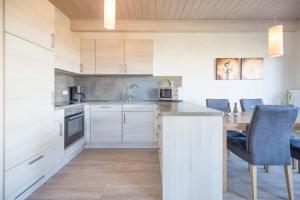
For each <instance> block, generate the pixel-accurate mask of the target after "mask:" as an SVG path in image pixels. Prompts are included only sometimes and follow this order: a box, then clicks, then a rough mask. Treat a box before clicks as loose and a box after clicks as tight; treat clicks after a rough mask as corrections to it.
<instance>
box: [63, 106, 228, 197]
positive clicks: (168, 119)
mask: <svg viewBox="0 0 300 200" xmlns="http://www.w3.org/2000/svg"><path fill="white" fill-rule="evenodd" d="M79 105H84V106H85V107H86V111H85V114H86V117H85V121H86V125H85V127H86V128H87V129H86V131H85V132H86V133H85V134H86V135H85V137H86V142H87V144H86V148H157V147H158V148H159V150H158V156H159V161H160V168H161V178H162V186H163V188H162V191H163V199H164V200H182V199H188V200H199V199H206V200H210V199H211V200H221V199H222V155H223V154H222V151H223V135H222V129H223V113H222V112H219V111H216V110H213V109H209V108H206V107H203V106H199V105H197V104H193V103H189V102H161V101H155V102H149V101H143V102H131V103H128V102H122V101H109V102H108V101H104V102H103V101H99V102H96V101H92V102H84V103H82V104H79ZM69 106H75V105H74V104H72V105H63V106H60V107H57V109H61V108H66V107H69ZM111 116H113V117H111ZM135 116H136V117H135ZM151 116H153V120H152V121H151V120H150V121H148V119H151ZM151 123H152V128H151ZM93 127H94V128H93ZM90 128H91V129H90ZM89 129H90V130H89ZM108 130H109V131H108ZM90 134H91V135H90ZM103 141H108V143H107V142H106V143H103ZM128 141H136V142H134V143H133V142H128ZM145 141H148V142H145ZM151 141H153V142H152V143H151ZM99 142H100V143H99ZM112 142H114V143H112ZM151 144H153V145H151Z"/></svg>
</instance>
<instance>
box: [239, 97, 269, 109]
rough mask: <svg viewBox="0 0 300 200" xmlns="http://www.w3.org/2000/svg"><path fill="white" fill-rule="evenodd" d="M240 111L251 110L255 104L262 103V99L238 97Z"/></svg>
mask: <svg viewBox="0 0 300 200" xmlns="http://www.w3.org/2000/svg"><path fill="white" fill-rule="evenodd" d="M240 104H241V109H242V112H253V110H254V108H255V106H259V105H264V102H263V100H262V99H240Z"/></svg>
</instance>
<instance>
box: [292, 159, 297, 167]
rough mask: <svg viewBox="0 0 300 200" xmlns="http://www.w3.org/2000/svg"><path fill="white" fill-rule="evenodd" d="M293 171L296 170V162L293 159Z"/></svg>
mask: <svg viewBox="0 0 300 200" xmlns="http://www.w3.org/2000/svg"><path fill="white" fill-rule="evenodd" d="M292 169H296V160H295V159H294V158H292Z"/></svg>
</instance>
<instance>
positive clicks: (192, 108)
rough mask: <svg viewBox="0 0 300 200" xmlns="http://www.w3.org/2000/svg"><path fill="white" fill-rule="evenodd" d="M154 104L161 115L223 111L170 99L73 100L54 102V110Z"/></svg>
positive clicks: (210, 114) (211, 114)
mask: <svg viewBox="0 0 300 200" xmlns="http://www.w3.org/2000/svg"><path fill="white" fill-rule="evenodd" d="M85 104H89V105H120V104H122V105H137V104H143V105H149V104H150V105H151V104H152V105H154V104H157V106H158V108H159V111H160V114H161V115H162V116H223V115H224V113H223V112H220V111H217V110H214V109H210V108H206V107H204V106H200V105H197V104H194V103H190V102H186V101H182V102H170V101H134V102H126V101H84V102H80V103H77V102H74V103H68V102H66V103H58V104H55V110H60V109H65V108H70V107H75V106H79V105H85Z"/></svg>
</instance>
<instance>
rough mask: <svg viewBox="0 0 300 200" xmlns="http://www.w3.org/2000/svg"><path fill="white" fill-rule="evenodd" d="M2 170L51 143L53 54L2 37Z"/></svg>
mask: <svg viewBox="0 0 300 200" xmlns="http://www.w3.org/2000/svg"><path fill="white" fill-rule="evenodd" d="M5 39H6V42H5V49H6V53H5V69H6V70H5V169H9V168H11V167H13V166H14V165H16V164H17V163H20V162H22V161H23V160H25V159H27V158H29V157H31V156H34V155H35V154H36V153H37V152H40V151H42V150H43V149H45V148H46V147H47V146H48V145H50V144H51V142H53V134H54V132H55V130H54V127H55V126H54V106H53V103H54V102H53V91H54V68H53V66H54V54H53V52H52V51H50V50H47V49H45V48H42V47H40V46H37V45H34V44H32V43H30V42H27V41H25V40H23V39H20V38H18V37H15V36H12V35H10V34H5Z"/></svg>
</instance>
